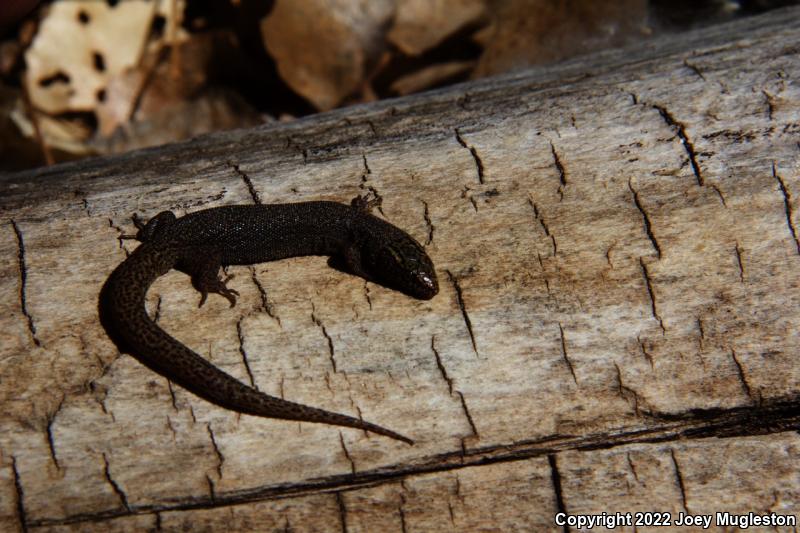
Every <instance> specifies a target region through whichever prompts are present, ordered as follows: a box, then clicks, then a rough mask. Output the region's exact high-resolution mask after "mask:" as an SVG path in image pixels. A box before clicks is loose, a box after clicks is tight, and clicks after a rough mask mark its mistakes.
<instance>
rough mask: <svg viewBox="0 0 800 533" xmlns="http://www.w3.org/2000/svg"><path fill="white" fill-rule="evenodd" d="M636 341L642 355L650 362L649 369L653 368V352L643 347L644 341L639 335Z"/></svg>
mask: <svg viewBox="0 0 800 533" xmlns="http://www.w3.org/2000/svg"><path fill="white" fill-rule="evenodd" d="M636 341H637V342H638V343H639V349H640V350H641V351H642V355H643V356H644V358H645V359H646V360H647V362H648V363H650V370H654V368H655V367H654V366H653V354H651V353H650V352H648V351H647V348H645V346H644V341H643V340H642V339H641V337H639V336H637V337H636Z"/></svg>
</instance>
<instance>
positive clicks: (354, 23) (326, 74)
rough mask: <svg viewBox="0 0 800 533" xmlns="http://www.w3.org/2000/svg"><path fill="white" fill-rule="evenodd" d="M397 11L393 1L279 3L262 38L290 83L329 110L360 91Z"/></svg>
mask: <svg viewBox="0 0 800 533" xmlns="http://www.w3.org/2000/svg"><path fill="white" fill-rule="evenodd" d="M393 10H394V2H393V1H392V0H356V1H347V0H307V1H303V2H296V1H293V0H276V2H275V6H274V8H273V10H272V12H271V13H270V14H269V16H268V17H266V18H265V19H264V20H263V21H262V23H261V34H262V36H263V39H264V44H265V46H266V48H267V50H269V52H270V54H271V55H272V57H273V58H274V59H275V62H276V64H277V67H278V72H279V73H280V75H281V77H282V78H283V79H284V81H285V82H286V83H287V84H288V85H289V86H290V87H291V88H292V89H293V90H294V91H295V92H296V93H298V94H300V95H301V96H303V97H304V98H306V99H307V100H308V101H309V102H311V103H312V104H313V105H314V106H315V107H316V108H317V109H320V110H327V109H331V108H333V107H335V106H336V105H337V104H339V103H340V102H341V101H342V100H343V99H345V98H346V97H347V96H348V95H350V94H352V93H353V92H354V91H355V90H357V89H358V88H359V87H360V85H361V83H362V80H363V79H364V77H365V71H366V68H367V65H368V64H369V63H370V62H371V61H372V60H374V59H376V58H377V57H379V55H380V53H381V52H382V50H383V47H384V40H383V29H384V28H385V26H386V25H387V24H388V22H389V20H390V19H391V17H392V14H393Z"/></svg>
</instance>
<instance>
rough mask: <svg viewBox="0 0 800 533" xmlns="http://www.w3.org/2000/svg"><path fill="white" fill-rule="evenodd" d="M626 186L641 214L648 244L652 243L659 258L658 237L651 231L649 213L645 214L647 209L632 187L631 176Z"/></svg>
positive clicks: (659, 245) (659, 246) (651, 224)
mask: <svg viewBox="0 0 800 533" xmlns="http://www.w3.org/2000/svg"><path fill="white" fill-rule="evenodd" d="M628 188H629V189H630V191H631V194H633V203H634V205H636V209H638V210H639V213H640V214H641V215H642V219H643V220H644V231H645V233H646V234H647V238H648V239H650V244H652V245H653V248H655V250H656V257H658V258H659V259H661V244H659V242H658V239H656V236H655V233H653V223H652V222H651V220H650V215H648V214H647V210H646V209H645V208H644V205H642V200H641V198H639V191H637V190H636V189H635V188H634V187H633V178H631V179H629V180H628Z"/></svg>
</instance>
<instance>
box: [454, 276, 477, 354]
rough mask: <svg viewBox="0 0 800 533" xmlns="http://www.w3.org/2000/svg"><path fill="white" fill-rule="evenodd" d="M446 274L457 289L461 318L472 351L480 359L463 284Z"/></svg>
mask: <svg viewBox="0 0 800 533" xmlns="http://www.w3.org/2000/svg"><path fill="white" fill-rule="evenodd" d="M445 272H446V273H447V277H448V278H449V279H450V283H452V285H453V289H455V292H456V303H457V304H458V308H459V309H460V310H461V317H462V318H463V319H464V324H466V326H467V332H468V333H469V340H470V342H471V343H472V351H473V352H475V356H476V357H480V354H478V345H477V343H476V342H475V334H474V333H473V331H472V321H471V320H470V318H469V314H468V313H467V306H466V304H465V303H464V291H463V290H462V289H461V282H460V281H459V280H458V278H457V277H456V276H454V275H453V273H452V272H450V271H449V270H445Z"/></svg>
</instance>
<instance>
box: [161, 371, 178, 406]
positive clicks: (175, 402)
mask: <svg viewBox="0 0 800 533" xmlns="http://www.w3.org/2000/svg"><path fill="white" fill-rule="evenodd" d="M164 379H166V380H167V390H169V397H170V399H171V400H172V408H173V409H174V410H175V412H176V413H177V412H179V410H178V398H177V396H175V388H174V387H173V386H172V381H170V380H169V378H164Z"/></svg>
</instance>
